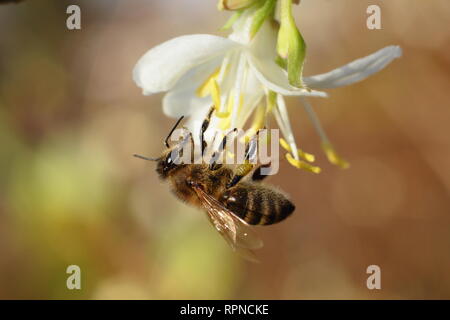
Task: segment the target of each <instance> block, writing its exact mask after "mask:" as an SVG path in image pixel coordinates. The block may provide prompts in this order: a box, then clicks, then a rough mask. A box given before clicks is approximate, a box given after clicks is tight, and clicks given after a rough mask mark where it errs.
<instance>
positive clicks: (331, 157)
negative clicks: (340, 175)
mask: <svg viewBox="0 0 450 320" xmlns="http://www.w3.org/2000/svg"><path fill="white" fill-rule="evenodd" d="M300 100H301V101H302V103H303V107H304V108H305V110H306V113H307V114H308V117H309V119H310V120H311V122H312V124H313V126H314V128H315V129H316V131H317V133H318V135H319V137H320V139H321V140H322V144H321V146H322V149H323V150H324V151H325V155H326V156H327V158H328V161H330V162H331V163H332V164H334V165H337V166H339V167H341V168H342V169H347V168H348V167H350V163H349V162H348V161H346V160H344V159H343V158H341V157H340V156H339V155H338V154H337V153H336V151H335V150H334V148H333V145H332V144H331V142H330V140H329V139H328V137H327V135H326V133H325V130H324V129H323V128H322V125H321V124H320V120H319V118H318V117H317V114H316V113H315V112H314V109H313V108H312V106H311V104H310V103H309V102H308V100H306V99H305V98H304V97H300Z"/></svg>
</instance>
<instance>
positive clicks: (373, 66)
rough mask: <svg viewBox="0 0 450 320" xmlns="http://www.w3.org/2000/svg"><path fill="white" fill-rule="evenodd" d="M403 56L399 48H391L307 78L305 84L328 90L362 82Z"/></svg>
mask: <svg viewBox="0 0 450 320" xmlns="http://www.w3.org/2000/svg"><path fill="white" fill-rule="evenodd" d="M401 55H402V49H401V48H400V47H399V46H389V47H386V48H383V49H381V50H378V51H377V52H375V53H373V54H371V55H369V56H367V57H364V58H360V59H358V60H355V61H353V62H350V63H349V64H346V65H344V66H342V67H340V68H337V69H334V70H332V71H330V72H328V73H323V74H319V75H315V76H311V77H305V78H304V79H303V80H304V81H305V84H306V85H307V86H309V87H311V88H317V89H327V88H336V87H341V86H345V85H349V84H352V83H355V82H358V81H361V80H363V79H365V78H367V77H368V76H370V75H372V74H374V73H376V72H378V71H380V70H381V69H383V68H384V67H385V66H387V65H388V64H389V63H390V62H391V61H392V60H394V59H395V58H399V57H400V56H401Z"/></svg>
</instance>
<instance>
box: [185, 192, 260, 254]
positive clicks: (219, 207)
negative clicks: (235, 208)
mask: <svg viewBox="0 0 450 320" xmlns="http://www.w3.org/2000/svg"><path fill="white" fill-rule="evenodd" d="M194 190H195V192H196V193H197V195H198V197H199V199H200V201H201V202H202V204H203V207H204V208H205V209H206V213H207V215H208V218H209V220H210V222H211V223H212V225H213V226H214V228H215V229H216V230H217V231H218V232H219V233H220V234H221V235H222V237H223V238H224V239H225V240H226V241H227V243H228V244H229V245H230V246H231V248H233V250H235V251H236V252H238V253H239V254H240V255H242V256H243V257H244V258H246V259H248V260H252V261H255V262H256V261H257V260H256V257H255V254H254V253H253V251H252V250H255V249H259V248H261V247H262V246H263V242H262V240H261V239H260V238H259V237H258V235H257V234H256V233H255V232H254V231H253V230H252V227H251V226H249V225H248V224H247V223H246V222H245V221H244V220H242V219H241V218H239V217H238V216H236V215H235V214H234V213H233V212H232V211H230V210H229V209H228V208H226V207H225V206H224V205H223V204H222V203H220V202H219V201H218V200H217V199H216V198H214V197H213V196H211V195H209V194H208V193H206V192H205V191H203V190H202V189H201V188H200V187H194Z"/></svg>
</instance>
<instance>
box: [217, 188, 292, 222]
mask: <svg viewBox="0 0 450 320" xmlns="http://www.w3.org/2000/svg"><path fill="white" fill-rule="evenodd" d="M220 201H221V202H222V203H224V204H225V206H226V207H227V208H228V209H230V210H231V211H232V212H233V213H235V214H236V215H237V216H239V217H240V218H241V219H243V220H244V221H246V222H247V223H248V224H253V225H257V224H259V225H269V224H273V223H277V222H280V221H281V220H283V219H285V218H286V217H288V216H289V215H290V214H291V213H292V212H293V211H294V209H295V206H294V205H293V204H292V202H290V201H289V200H288V199H287V198H286V196H284V195H283V194H281V193H279V192H277V191H274V190H272V189H270V188H267V187H266V186H264V185H258V184H250V183H240V184H239V185H237V186H236V187H233V188H230V189H229V190H227V191H225V192H224V194H223V195H222V197H221V198H220Z"/></svg>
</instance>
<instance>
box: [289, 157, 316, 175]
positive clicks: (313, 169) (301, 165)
mask: <svg viewBox="0 0 450 320" xmlns="http://www.w3.org/2000/svg"><path fill="white" fill-rule="evenodd" d="M286 159H287V161H289V163H290V164H291V165H293V166H294V167H296V168H299V169H303V170H306V171H309V172H312V173H320V171H322V169H320V168H319V167H316V166H313V165H310V164H309V163H307V162H305V161H302V160H297V159H294V158H293V157H292V155H291V154H290V153H286Z"/></svg>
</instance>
